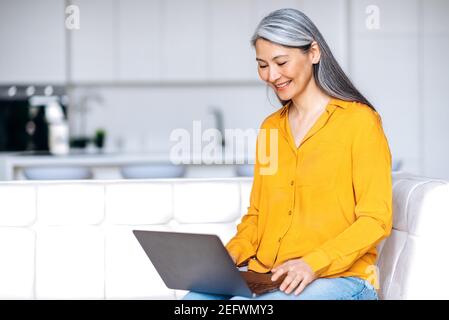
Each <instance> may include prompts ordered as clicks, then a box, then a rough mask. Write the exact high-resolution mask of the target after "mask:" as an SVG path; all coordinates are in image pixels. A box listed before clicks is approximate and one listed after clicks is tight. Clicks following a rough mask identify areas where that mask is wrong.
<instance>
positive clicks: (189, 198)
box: [173, 180, 240, 223]
mask: <svg viewBox="0 0 449 320" xmlns="http://www.w3.org/2000/svg"><path fill="white" fill-rule="evenodd" d="M173 191H174V218H175V219H176V220H177V221H178V222H180V223H220V222H233V221H234V220H236V219H237V218H239V217H240V186H239V184H238V183H235V182H233V181H220V182H218V181H207V180H206V181H198V182H178V183H176V184H175V185H174V190H173Z"/></svg>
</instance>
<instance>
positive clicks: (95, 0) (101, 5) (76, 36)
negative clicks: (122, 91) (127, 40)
mask: <svg viewBox="0 0 449 320" xmlns="http://www.w3.org/2000/svg"><path fill="white" fill-rule="evenodd" d="M72 3H73V4H74V5H77V6H78V7H79V12H80V29H79V30H71V31H70V50H71V61H70V63H71V65H70V70H71V79H70V80H71V81H73V82H75V83H76V82H89V81H113V80H116V79H117V77H118V64H117V60H118V59H117V53H118V50H117V49H118V27H119V26H118V23H117V22H118V19H117V18H118V0H74V1H72Z"/></svg>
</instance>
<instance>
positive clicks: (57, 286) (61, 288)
mask: <svg viewBox="0 0 449 320" xmlns="http://www.w3.org/2000/svg"><path fill="white" fill-rule="evenodd" d="M36 231H37V240H36V298H37V299H104V237H103V232H102V230H101V229H100V228H98V227H93V226H86V227H83V226H71V227H65V226H64V227H47V226H45V227H38V228H36Z"/></svg>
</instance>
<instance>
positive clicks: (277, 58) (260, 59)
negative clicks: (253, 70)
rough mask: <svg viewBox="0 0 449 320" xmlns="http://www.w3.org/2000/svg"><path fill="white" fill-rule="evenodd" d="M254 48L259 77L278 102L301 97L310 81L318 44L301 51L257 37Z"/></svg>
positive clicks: (317, 57) (317, 56) (316, 59)
mask: <svg viewBox="0 0 449 320" xmlns="http://www.w3.org/2000/svg"><path fill="white" fill-rule="evenodd" d="M255 47H256V60H257V63H258V72H259V77H260V78H261V79H262V80H263V81H265V82H266V83H267V84H268V85H269V86H270V87H272V88H273V90H274V91H275V92H276V93H277V95H278V97H279V98H280V99H281V100H290V99H292V98H293V97H296V96H300V95H301V94H302V93H303V92H304V90H305V88H306V87H307V85H308V84H309V83H310V81H311V79H312V78H313V64H314V63H317V62H318V61H319V58H320V57H319V49H318V45H317V44H316V43H315V42H314V43H313V44H312V46H311V48H310V49H309V50H308V52H304V51H302V50H301V49H298V48H289V47H284V46H281V45H278V44H275V43H272V42H270V41H267V40H265V39H262V38H260V39H258V40H257V41H256V45H255Z"/></svg>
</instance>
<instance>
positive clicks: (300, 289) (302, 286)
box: [295, 279, 310, 296]
mask: <svg viewBox="0 0 449 320" xmlns="http://www.w3.org/2000/svg"><path fill="white" fill-rule="evenodd" d="M309 283H310V281H308V280H306V279H303V280H302V281H301V283H300V284H299V286H298V288H297V289H296V291H295V295H296V296H297V295H299V294H300V293H301V292H303V290H304V289H305V287H306V286H307V285H308V284H309Z"/></svg>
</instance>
